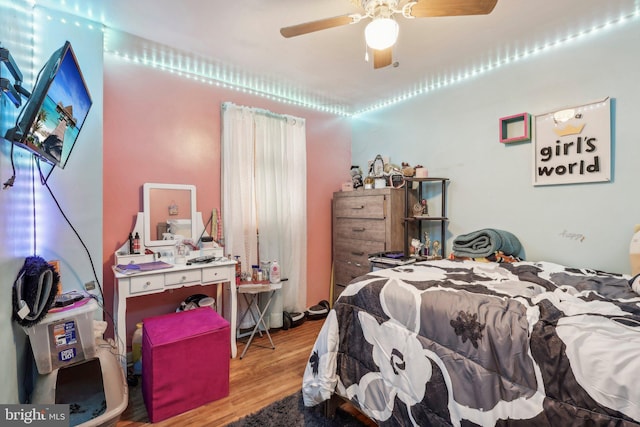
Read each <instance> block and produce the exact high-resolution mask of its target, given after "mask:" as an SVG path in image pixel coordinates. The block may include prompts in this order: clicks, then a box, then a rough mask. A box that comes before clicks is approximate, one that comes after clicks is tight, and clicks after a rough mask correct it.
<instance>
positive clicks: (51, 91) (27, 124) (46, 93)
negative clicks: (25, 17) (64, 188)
mask: <svg viewBox="0 0 640 427" xmlns="http://www.w3.org/2000/svg"><path fill="white" fill-rule="evenodd" d="M91 105H92V100H91V95H90V94H89V89H88V88H87V85H86V83H85V81H84V78H83V76H82V72H81V71H80V67H79V66H78V61H77V59H76V56H75V54H74V53H73V49H72V48H71V43H69V42H68V41H67V42H66V43H65V44H64V46H63V47H61V48H60V49H58V50H57V51H55V52H54V53H53V55H51V58H49V60H48V61H47V63H46V64H45V65H44V67H43V68H42V70H41V72H40V75H39V77H38V79H37V81H36V85H35V87H34V89H33V92H32V93H31V96H30V97H29V99H28V100H27V102H26V104H25V107H24V110H23V111H22V113H21V115H20V116H19V118H18V122H17V124H16V127H14V128H12V129H9V131H7V135H6V138H7V139H8V140H9V141H12V142H13V143H15V144H17V145H19V146H21V147H23V148H26V149H27V150H29V151H31V152H32V153H34V154H35V155H37V156H38V157H39V158H40V159H43V160H45V161H46V162H48V163H50V164H52V165H56V166H59V167H61V168H64V167H65V165H66V164H67V160H68V159H69V155H70V154H71V151H72V150H73V146H74V145H75V142H76V139H77V138H78V134H79V133H80V130H81V129H82V125H83V124H84V121H85V119H86V118H87V114H88V113H89V109H90V108H91Z"/></svg>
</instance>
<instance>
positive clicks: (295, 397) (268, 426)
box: [227, 391, 365, 427]
mask: <svg viewBox="0 0 640 427" xmlns="http://www.w3.org/2000/svg"><path fill="white" fill-rule="evenodd" d="M321 406H322V405H319V406H316V407H313V408H307V407H306V406H304V403H303V402H302V392H301V391H299V392H297V393H294V394H292V395H291V396H288V397H285V398H284V399H282V400H279V401H277V402H275V403H272V404H271V405H269V406H267V407H266V408H263V409H261V410H260V411H258V412H256V413H254V414H251V415H248V416H246V417H244V418H241V419H240V420H238V421H236V422H233V423H231V424H227V427H254V426H255V427H293V426H305V427H362V426H365V424H363V423H361V422H360V421H358V420H357V419H356V418H354V417H352V416H351V415H350V414H348V413H347V412H345V411H343V410H342V409H340V408H338V409H337V411H336V416H335V418H333V419H327V418H326V417H325V416H324V413H323V410H322V408H321Z"/></svg>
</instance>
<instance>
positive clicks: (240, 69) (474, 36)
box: [36, 0, 640, 114]
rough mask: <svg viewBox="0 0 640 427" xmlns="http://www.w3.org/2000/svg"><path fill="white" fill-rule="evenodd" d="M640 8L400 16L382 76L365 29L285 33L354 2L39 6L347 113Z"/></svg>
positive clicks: (613, 1) (501, 4)
mask: <svg viewBox="0 0 640 427" xmlns="http://www.w3.org/2000/svg"><path fill="white" fill-rule="evenodd" d="M420 1H422V2H428V1H430V0H420ZM403 3H404V1H403V2H401V4H403ZM639 3H640V0H560V1H559V0H536V1H525V0H498V3H497V5H496V7H495V9H494V10H493V12H492V13H491V14H489V15H479V16H459V17H442V18H417V19H405V18H403V17H402V16H399V15H396V17H398V18H397V19H398V22H399V24H400V34H399V37H398V42H397V44H396V46H395V48H394V58H393V60H394V62H397V67H394V66H389V67H385V68H382V69H378V70H374V69H373V65H372V63H371V62H366V61H365V59H364V57H365V42H364V28H365V26H366V22H364V21H363V22H360V23H358V24H353V25H347V26H343V27H338V28H331V29H327V30H323V31H319V32H315V33H310V34H306V35H302V36H298V37H293V38H289V39H286V38H284V37H282V36H281V35H280V32H279V30H280V28H281V27H285V26H290V25H295V24H299V23H303V22H308V21H314V20H318V19H322V18H329V17H333V16H338V15H344V14H349V13H359V12H362V9H361V7H360V6H359V3H358V0H322V1H318V0H271V1H265V0H242V1H237V0H236V1H234V0H230V1H224V2H223V1H220V0H179V1H176V0H108V1H104V0H37V1H36V4H37V5H39V6H43V7H46V8H47V9H55V10H61V11H64V12H67V13H73V14H75V15H78V16H81V17H83V18H88V19H91V20H94V21H99V22H102V23H103V24H104V25H105V26H106V30H107V32H111V33H112V35H111V36H110V37H105V40H106V41H105V49H106V50H107V51H111V52H113V53H116V54H122V55H123V56H124V55H126V56H127V57H129V58H131V57H135V56H141V57H142V56H147V57H149V55H150V54H149V51H154V52H156V56H157V55H158V54H157V52H158V51H159V49H161V50H162V51H163V52H164V54H163V55H160V56H163V57H166V56H167V55H168V53H167V52H169V53H172V54H173V55H174V56H175V55H179V57H180V58H182V59H181V61H177V62H176V64H177V63H178V62H179V63H180V64H182V65H171V67H174V68H176V69H178V70H179V69H181V68H185V65H184V64H186V63H192V65H193V64H195V63H197V64H200V65H199V66H197V67H195V66H194V67H192V68H191V69H184V70H182V71H185V72H188V73H191V74H194V75H196V76H197V75H201V76H203V77H207V78H212V79H213V80H219V81H223V82H224V81H226V82H227V83H229V84H230V85H231V86H234V87H243V86H244V87H247V88H250V89H252V90H253V91H255V92H256V93H261V94H263V95H273V96H274V97H276V98H280V99H289V100H291V101H292V102H295V103H299V104H303V105H307V106H310V107H312V108H319V109H321V108H322V106H324V107H327V108H330V109H331V111H334V112H339V111H342V112H344V113H346V114H351V113H357V112H361V111H365V110H367V109H368V108H376V106H379V105H381V103H384V102H386V101H388V100H394V99H396V100H397V99H401V98H403V97H407V96H415V95H416V94H418V95H421V94H423V93H424V92H425V91H426V90H429V88H430V87H433V85H437V84H438V83H440V84H447V82H451V81H452V79H456V78H459V77H460V76H465V75H469V74H471V73H474V72H478V71H483V70H487V68H488V67H491V68H495V67H496V66H498V65H500V64H502V63H504V62H505V61H507V62H511V61H513V59H514V58H518V57H520V56H521V55H523V54H524V53H531V52H533V51H535V50H537V49H539V48H540V47H541V46H544V45H548V44H551V43H555V45H556V47H553V48H560V49H562V48H563V45H564V44H566V43H565V42H566V41H567V40H569V41H571V40H574V39H575V38H577V37H576V36H577V35H579V34H581V33H583V32H584V31H585V30H589V29H593V28H596V29H597V31H591V33H590V34H588V35H587V36H586V37H598V34H597V33H599V32H601V30H602V27H603V26H606V25H607V24H608V23H612V22H613V23H614V24H615V25H618V24H619V23H620V22H621V21H622V22H623V24H622V25H638V22H639V21H640V20H639V19H638V10H639ZM615 25H609V27H613V26H615ZM605 31H606V30H605ZM107 34H108V33H107ZM114 34H115V35H114ZM558 45H560V46H559V47H558ZM123 52H124V53H123ZM176 52H177V53H176ZM539 54H544V53H539ZM169 66H170V65H167V67H169ZM506 66H508V64H507V65H506ZM186 68H189V67H186ZM211 70H213V71H211Z"/></svg>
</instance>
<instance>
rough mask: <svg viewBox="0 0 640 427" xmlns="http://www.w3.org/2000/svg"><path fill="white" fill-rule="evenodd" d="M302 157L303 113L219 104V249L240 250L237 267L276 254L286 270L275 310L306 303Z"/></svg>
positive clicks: (271, 258) (274, 257)
mask: <svg viewBox="0 0 640 427" xmlns="http://www.w3.org/2000/svg"><path fill="white" fill-rule="evenodd" d="M306 157H307V156H306V130H305V121H304V119H301V118H297V117H291V116H286V115H279V114H274V113H271V112H269V111H265V110H261V109H255V108H249V107H242V106H237V105H235V104H232V103H224V104H223V105H222V219H223V221H222V223H223V233H224V237H225V251H226V253H227V254H230V255H239V256H240V261H241V263H242V270H243V271H244V272H249V271H250V269H251V265H254V264H257V263H258V259H260V261H274V260H276V261H278V263H279V264H280V268H281V273H282V277H283V278H284V277H286V278H288V281H287V282H285V284H284V286H283V288H282V291H281V295H279V296H278V298H281V302H279V301H278V300H276V303H275V305H274V307H275V310H276V311H277V310H279V311H280V316H281V315H282V309H284V310H286V311H289V312H293V311H297V312H300V311H303V310H304V307H305V305H306V297H307V295H306V289H307V208H306V206H307V196H306V188H307V171H306V161H307V159H306ZM258 247H259V253H258ZM278 306H280V307H279V308H278ZM272 313H274V311H273V310H272ZM279 322H281V320H280V321H278V320H277V319H276V322H275V323H276V324H275V325H274V326H276V327H277V326H281V325H279V324H278V323H279ZM272 324H273V322H272Z"/></svg>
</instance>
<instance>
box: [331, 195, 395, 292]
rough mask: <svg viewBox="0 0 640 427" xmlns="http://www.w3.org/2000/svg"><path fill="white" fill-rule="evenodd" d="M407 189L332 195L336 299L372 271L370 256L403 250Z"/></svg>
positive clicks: (334, 287)
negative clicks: (353, 283)
mask: <svg viewBox="0 0 640 427" xmlns="http://www.w3.org/2000/svg"><path fill="white" fill-rule="evenodd" d="M403 212H404V190H403V189H394V188H390V187H389V188H380V189H373V190H362V189H360V190H356V191H344V192H336V193H333V269H334V273H333V277H334V285H333V300H334V301H335V299H336V298H338V295H340V293H341V292H342V291H343V290H344V288H345V286H347V284H348V283H349V282H350V281H351V280H352V279H354V278H356V277H358V276H361V275H363V274H366V273H367V272H369V271H370V269H371V266H370V264H369V254H373V253H376V252H384V251H399V252H401V251H402V250H403V246H404V226H403Z"/></svg>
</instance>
